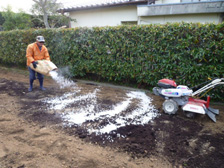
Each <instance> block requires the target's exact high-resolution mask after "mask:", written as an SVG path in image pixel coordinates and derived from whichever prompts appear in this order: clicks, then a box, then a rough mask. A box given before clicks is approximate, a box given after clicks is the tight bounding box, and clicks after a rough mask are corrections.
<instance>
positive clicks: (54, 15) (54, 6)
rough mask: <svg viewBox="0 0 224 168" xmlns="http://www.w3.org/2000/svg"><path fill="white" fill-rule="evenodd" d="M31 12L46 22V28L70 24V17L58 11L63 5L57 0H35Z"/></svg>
mask: <svg viewBox="0 0 224 168" xmlns="http://www.w3.org/2000/svg"><path fill="white" fill-rule="evenodd" d="M33 1H34V2H35V4H34V5H33V6H32V10H31V12H32V13H33V15H34V16H36V18H38V19H39V20H40V21H41V22H43V23H44V25H45V27H46V28H54V27H61V26H63V25H68V22H69V21H70V18H69V17H67V16H65V15H62V14H60V13H58V12H57V10H58V9H59V8H61V7H62V4H61V3H57V0H33Z"/></svg>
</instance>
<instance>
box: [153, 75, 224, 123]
mask: <svg viewBox="0 0 224 168" xmlns="http://www.w3.org/2000/svg"><path fill="white" fill-rule="evenodd" d="M209 82H210V83H208V82H206V83H208V84H206V85H205V86H203V87H202V88H200V89H198V90H196V91H195V92H193V90H192V89H190V88H188V87H187V86H185V85H178V86H177V84H176V83H175V81H173V80H170V79H161V80H159V82H158V86H159V87H154V88H153V93H154V94H155V95H158V96H161V97H163V98H164V99H165V101H164V103H163V111H164V112H165V113H167V114H176V113H177V110H178V108H179V106H181V108H182V110H183V111H184V113H185V114H186V116H187V117H190V118H192V117H194V116H195V115H196V114H207V115H208V116H209V118H211V119H212V120H213V121H214V122H216V117H215V115H218V114H219V110H218V109H213V108H211V107H210V106H209V103H210V97H209V96H208V97H207V101H205V100H202V99H197V98H195V97H198V96H199V95H200V94H202V93H205V92H206V93H207V92H208V91H209V90H211V89H213V88H214V87H216V86H218V85H223V84H224V78H220V79H214V80H212V81H209ZM203 84H205V83H203Z"/></svg>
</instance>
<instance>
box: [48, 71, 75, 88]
mask: <svg viewBox="0 0 224 168" xmlns="http://www.w3.org/2000/svg"><path fill="white" fill-rule="evenodd" d="M50 75H51V77H52V79H54V81H55V82H56V83H57V84H58V85H59V86H60V88H61V89H63V88H66V87H71V86H74V85H75V83H74V82H73V81H71V80H68V79H66V78H64V76H62V75H59V74H58V72H57V71H51V72H50Z"/></svg>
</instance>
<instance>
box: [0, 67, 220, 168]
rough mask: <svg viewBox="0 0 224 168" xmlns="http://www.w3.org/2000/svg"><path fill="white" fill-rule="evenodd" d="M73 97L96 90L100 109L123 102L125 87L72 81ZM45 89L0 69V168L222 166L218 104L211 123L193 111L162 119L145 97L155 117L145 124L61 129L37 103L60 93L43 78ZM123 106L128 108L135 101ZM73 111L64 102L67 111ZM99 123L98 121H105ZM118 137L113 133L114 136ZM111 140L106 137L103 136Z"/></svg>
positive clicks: (156, 100) (24, 75)
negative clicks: (190, 115)
mask: <svg viewBox="0 0 224 168" xmlns="http://www.w3.org/2000/svg"><path fill="white" fill-rule="evenodd" d="M76 84H77V85H78V87H79V88H82V89H81V91H80V92H79V95H83V94H86V93H88V92H90V91H91V92H92V91H93V90H94V89H96V88H99V87H100V88H101V92H100V94H98V98H97V102H98V104H100V106H97V107H99V108H101V109H107V107H108V106H112V105H114V104H116V103H118V102H120V101H122V100H124V99H125V97H126V95H125V93H126V92H127V90H130V88H124V87H118V86H112V85H104V84H99V83H94V82H90V81H88V82H86V81H77V82H76ZM44 85H45V87H46V88H47V91H45V92H43V91H40V90H39V89H38V82H37V81H35V83H34V91H33V92H30V93H29V92H28V91H27V88H28V71H26V70H20V69H13V68H11V69H8V68H4V67H0V168H49V167H54V168H62V167H66V168H102V167H104V168H150V167H154V168H169V167H179V168H181V167H201V168H202V167H203V168H206V167H209V168H211V167H220V168H221V167H222V166H223V165H224V159H223V158H224V143H223V142H224V141H223V140H224V122H223V121H224V106H223V104H213V106H212V107H213V108H217V109H219V110H220V115H219V116H217V122H216V123H213V122H212V121H211V120H210V119H209V118H208V117H207V116H204V115H200V116H197V117H196V118H194V119H188V118H186V117H185V116H184V115H183V114H182V113H181V112H178V113H179V114H178V115H174V116H168V115H166V114H164V113H163V112H162V110H161V105H162V102H163V99H162V98H160V97H157V96H154V95H152V94H151V93H150V92H146V95H148V96H150V97H152V99H153V101H152V103H153V105H154V106H155V107H156V109H158V112H159V114H160V116H159V117H156V118H155V119H154V120H153V122H149V123H147V124H145V125H134V124H131V125H127V126H124V127H119V128H118V129H116V130H115V131H112V132H110V133H105V134H100V135H98V134H95V133H89V132H87V131H86V130H87V128H88V127H89V126H90V125H91V126H92V125H99V123H96V121H94V122H93V121H88V122H86V123H85V124H84V125H82V126H78V125H76V124H73V125H70V126H65V125H64V123H63V121H62V119H61V118H60V117H59V115H58V112H57V111H56V112H55V111H52V110H49V108H48V106H47V105H46V103H44V102H43V101H42V100H43V99H46V98H52V97H54V96H56V95H63V94H64V93H65V92H67V90H66V89H60V88H59V86H58V84H57V83H55V81H54V80H52V79H51V78H50V77H47V78H46V79H45V81H44ZM133 102H134V103H133V105H132V106H131V107H129V108H128V109H127V110H126V113H129V112H130V111H132V109H135V108H136V107H135V105H136V104H138V101H137V100H135V101H133ZM79 107H80V108H81V105H80V104H77V103H74V104H70V108H71V109H74V108H79ZM106 123H107V121H104V120H103V122H101V123H100V124H101V126H102V124H106ZM117 135H121V136H119V137H118V136H117ZM108 137H111V138H112V139H113V141H111V139H110V140H107V139H108ZM121 137H123V138H121Z"/></svg>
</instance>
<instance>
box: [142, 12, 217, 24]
mask: <svg viewBox="0 0 224 168" xmlns="http://www.w3.org/2000/svg"><path fill="white" fill-rule="evenodd" d="M167 22H169V23H173V22H187V23H197V22H200V23H215V24H218V23H219V22H220V14H191V15H167V16H145V17H140V18H139V21H138V24H165V23H167Z"/></svg>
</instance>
